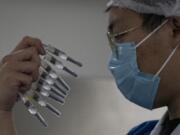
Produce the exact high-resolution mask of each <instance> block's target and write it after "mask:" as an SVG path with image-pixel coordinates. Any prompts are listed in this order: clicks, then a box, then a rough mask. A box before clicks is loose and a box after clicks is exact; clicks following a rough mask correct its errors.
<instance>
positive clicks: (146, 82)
mask: <svg viewBox="0 0 180 135" xmlns="http://www.w3.org/2000/svg"><path fill="white" fill-rule="evenodd" d="M166 22H167V21H165V22H164V23H163V24H162V25H160V26H159V27H158V28H156V29H155V30H154V31H153V32H152V33H150V34H149V35H148V36H147V37H146V38H145V39H143V40H142V41H141V42H140V43H139V44H137V45H135V44H134V43H131V42H126V43H120V44H118V43H116V44H115V45H116V49H113V53H112V57H111V59H110V62H109V69H110V71H111V73H112V75H113V76H114V78H115V81H116V84H117V86H118V88H119V90H120V91H121V92H122V94H123V95H124V96H125V97H126V98H127V99H128V100H129V101H131V102H133V103H135V104H137V105H139V106H142V107H144V108H147V109H153V107H154V101H155V98H156V95H157V91H158V87H159V84H160V77H159V74H160V73H161V71H162V70H163V69H164V68H165V66H166V65H167V63H168V62H169V61H170V59H171V58H172V56H173V55H174V53H175V52H176V50H177V48H178V47H179V45H178V46H177V47H176V48H175V49H174V50H173V51H172V53H171V54H170V56H169V57H168V59H167V60H166V62H165V63H164V64H163V66H162V67H161V68H160V70H159V71H158V72H157V73H156V74H155V75H152V74H148V73H143V72H141V71H140V70H139V68H138V64H137V54H136V49H137V47H139V46H140V45H142V44H143V43H144V42H145V41H146V40H147V39H148V38H149V37H151V36H152V35H153V34H154V33H155V32H157V31H158V30H159V29H160V28H161V27H162V26H163V25H164V24H165V23H166Z"/></svg>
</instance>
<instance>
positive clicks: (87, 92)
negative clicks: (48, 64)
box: [0, 0, 165, 135]
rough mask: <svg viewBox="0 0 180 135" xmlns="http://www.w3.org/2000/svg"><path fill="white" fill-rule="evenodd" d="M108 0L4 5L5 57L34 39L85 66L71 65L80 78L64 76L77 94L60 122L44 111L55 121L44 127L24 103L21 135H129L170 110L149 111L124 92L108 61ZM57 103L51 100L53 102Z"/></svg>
mask: <svg viewBox="0 0 180 135" xmlns="http://www.w3.org/2000/svg"><path fill="white" fill-rule="evenodd" d="M106 2H107V0H98V1H97V0H89V1H87V0H31V1H26V0H16V1H8V0H6V1H0V18H1V19H0V57H3V56H4V55H5V54H7V53H8V52H10V51H11V50H12V49H13V48H14V47H15V46H16V45H17V44H18V42H19V41H20V40H21V39H22V37H24V36H26V35H29V36H33V37H38V38H40V39H41V40H42V41H43V42H44V43H47V44H52V45H53V46H56V47H58V48H60V49H62V50H64V51H65V52H67V53H68V54H69V55H70V56H72V57H74V58H76V59H78V60H79V61H81V62H82V63H83V64H84V67H83V68H81V69H79V68H77V67H75V66H71V65H69V66H70V67H71V68H72V69H73V70H74V71H76V72H77V73H78V74H79V78H77V79H74V78H72V77H71V76H68V75H66V74H64V73H63V72H62V73H61V72H60V74H61V75H62V76H63V77H64V78H65V80H66V81H67V82H68V83H69V84H70V85H71V88H72V91H71V93H70V95H69V97H68V99H67V101H66V104H65V106H63V107H61V106H60V105H58V104H56V103H53V104H55V106H56V107H57V108H59V109H60V110H61V111H62V113H63V115H62V117H61V118H59V119H57V118H56V117H54V116H53V115H51V113H49V112H48V111H46V110H44V109H41V112H42V113H43V115H44V116H45V117H46V118H47V121H48V123H49V127H48V128H43V127H42V126H41V125H40V123H39V122H38V121H37V120H36V119H35V118H34V117H32V116H31V115H29V113H28V112H27V110H26V109H25V108H24V106H23V105H22V104H21V103H18V104H17V106H16V107H15V110H14V115H15V123H16V127H17V132H18V135H24V134H26V135H38V134H43V135H124V134H126V133H127V132H128V130H129V129H130V128H132V127H134V126H136V125H138V124H140V123H141V122H143V121H146V120H152V119H159V118H160V117H161V116H162V115H163V113H164V111H165V109H160V110H155V111H153V112H151V111H147V110H145V109H142V108H140V107H137V106H135V105H134V104H132V103H130V102H128V101H127V100H126V99H125V98H124V97H123V96H122V95H121V94H120V92H119V91H118V89H117V88H116V86H115V83H114V80H113V78H112V77H111V75H110V73H109V71H108V69H107V63H108V59H109V55H110V53H111V52H110V49H109V47H108V41H107V39H106V27H107V23H108V16H107V14H106V13H105V12H104V11H105V5H106ZM50 102H51V101H50Z"/></svg>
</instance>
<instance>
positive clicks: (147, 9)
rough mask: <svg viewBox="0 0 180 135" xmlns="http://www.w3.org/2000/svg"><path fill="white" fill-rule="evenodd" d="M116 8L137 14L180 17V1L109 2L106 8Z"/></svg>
mask: <svg viewBox="0 0 180 135" xmlns="http://www.w3.org/2000/svg"><path fill="white" fill-rule="evenodd" d="M111 6H118V7H122V8H128V9H131V10H134V11H136V12H138V13H147V14H157V15H164V16H165V17H171V16H179V17H180V0H110V1H109V2H108V4H107V7H111Z"/></svg>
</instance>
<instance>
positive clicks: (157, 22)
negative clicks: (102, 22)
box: [107, 0, 180, 135]
mask: <svg viewBox="0 0 180 135" xmlns="http://www.w3.org/2000/svg"><path fill="white" fill-rule="evenodd" d="M107 12H108V14H109V26H108V33H107V35H108V39H109V42H110V46H111V49H112V55H111V58H110V61H109V70H110V71H111V73H112V75H113V77H114V79H115V82H116V84H117V87H118V89H119V90H120V91H121V93H122V94H123V95H124V97H125V98H126V99H128V100H129V101H131V102H132V103H134V104H136V105H138V106H141V107H143V108H146V109H149V110H153V109H156V108H161V107H167V108H168V110H167V112H166V113H165V114H164V116H163V117H162V119H161V120H159V121H148V122H144V123H142V124H141V125H139V126H136V127H135V128H133V129H132V130H130V132H129V133H127V134H128V135H180V83H179V82H180V70H179V69H180V0H110V2H108V4H107ZM137 115H138V114H137Z"/></svg>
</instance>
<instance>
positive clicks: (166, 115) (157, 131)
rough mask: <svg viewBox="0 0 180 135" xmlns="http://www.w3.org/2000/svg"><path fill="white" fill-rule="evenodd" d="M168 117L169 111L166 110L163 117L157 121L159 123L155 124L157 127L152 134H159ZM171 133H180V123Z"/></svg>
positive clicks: (173, 134)
mask: <svg viewBox="0 0 180 135" xmlns="http://www.w3.org/2000/svg"><path fill="white" fill-rule="evenodd" d="M167 117H168V112H166V113H165V114H164V115H163V117H162V119H161V120H160V121H159V122H158V123H157V125H156V126H155V128H154V129H153V131H152V132H151V134H150V135H159V134H160V132H161V130H162V124H163V123H164V121H165V120H166V118H167ZM171 135H180V124H179V125H178V126H177V128H176V129H175V130H174V131H173V132H172V134H171Z"/></svg>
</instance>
